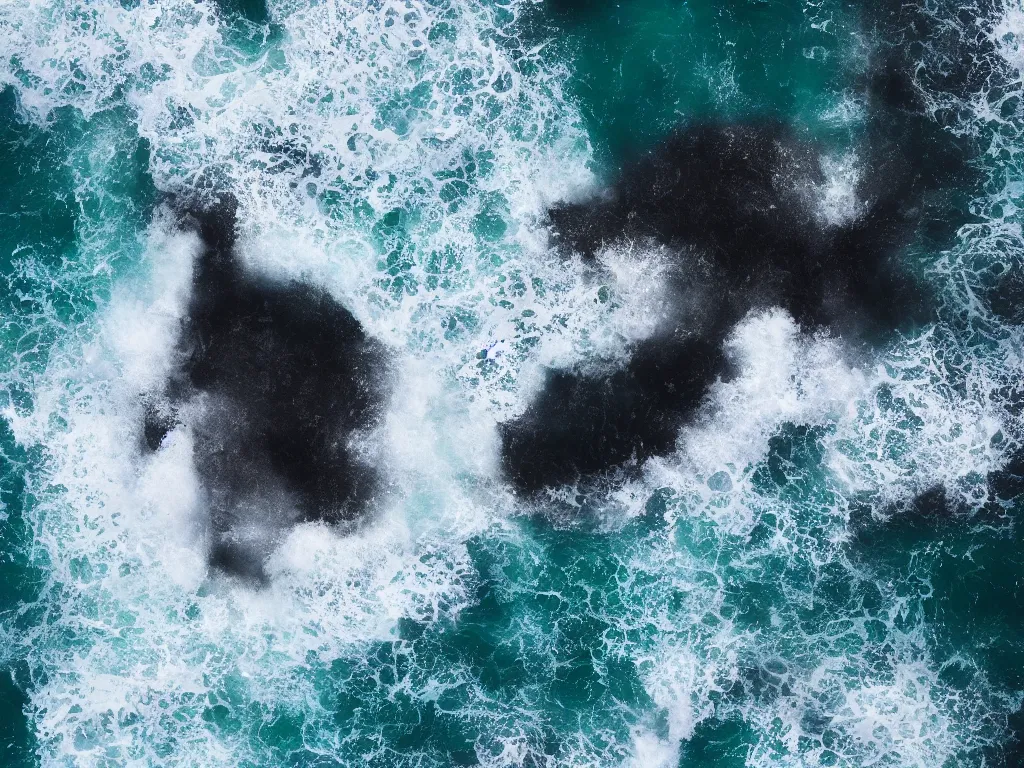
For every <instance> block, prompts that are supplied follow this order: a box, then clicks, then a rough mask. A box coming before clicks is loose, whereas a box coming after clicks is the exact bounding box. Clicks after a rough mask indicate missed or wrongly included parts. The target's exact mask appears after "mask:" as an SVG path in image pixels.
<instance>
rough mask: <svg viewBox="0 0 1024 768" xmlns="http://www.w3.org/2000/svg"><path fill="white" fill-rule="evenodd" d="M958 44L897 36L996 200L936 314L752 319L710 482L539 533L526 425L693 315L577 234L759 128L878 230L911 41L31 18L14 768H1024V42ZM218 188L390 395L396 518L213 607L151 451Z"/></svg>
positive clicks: (499, 24)
mask: <svg viewBox="0 0 1024 768" xmlns="http://www.w3.org/2000/svg"><path fill="white" fill-rule="evenodd" d="M928 12H929V13H931V14H932V15H933V17H934V18H935V19H937V21H936V23H937V24H938V25H939V28H941V29H943V30H946V32H945V33H944V34H946V35H947V36H948V39H947V38H944V37H941V36H936V37H934V40H933V43H932V45H931V46H930V47H929V46H921V45H918V44H912V43H906V42H903V43H899V42H896V43H895V44H897V46H898V47H899V48H900V49H901V50H902V51H904V52H905V53H906V55H907V56H909V57H911V58H912V59H914V60H915V61H919V63H920V66H919V68H918V69H917V83H918V85H919V87H920V88H921V90H922V92H923V93H924V94H925V95H926V100H927V103H928V104H929V105H930V106H931V107H932V110H933V112H932V113H933V116H934V130H935V131H936V133H937V134H941V133H942V132H945V133H947V134H949V135H950V136H953V135H958V136H963V137H966V140H968V141H970V142H972V143H973V145H974V146H976V147H978V148H979V154H978V156H977V158H978V159H977V160H976V165H977V167H978V168H979V169H980V172H981V176H982V179H983V182H982V187H981V188H977V187H975V186H968V187H965V188H962V189H952V190H948V191H947V192H948V197H947V198H946V200H947V204H948V205H949V206H951V208H952V209H954V210H955V211H956V215H955V216H952V217H951V218H953V219H955V220H956V221H955V226H953V230H955V234H949V233H947V235H946V236H943V237H936V238H933V239H929V238H928V237H924V236H923V237H921V238H919V239H918V240H916V241H915V242H913V243H912V244H911V245H910V246H909V247H908V249H907V253H906V254H905V257H906V259H908V260H915V261H914V263H916V264H920V265H921V268H922V270H924V271H925V272H926V273H927V274H928V275H929V279H930V280H931V281H932V282H933V284H934V285H935V286H936V290H937V291H938V292H939V294H940V295H941V297H942V302H941V307H940V309H939V311H938V313H937V316H936V318H935V320H934V322H933V323H931V324H929V325H928V326H927V327H925V328H922V329H918V330H917V331H915V333H914V334H913V335H910V336H897V337H896V338H895V339H894V340H889V341H886V342H884V343H882V344H880V345H876V346H875V347H872V348H871V349H868V350H865V349H863V348H856V349H854V348H852V347H849V346H848V345H846V344H845V342H844V340H843V339H839V338H834V337H829V336H824V335H814V334H809V333H800V331H799V329H798V327H797V326H796V324H795V323H794V321H793V320H792V318H790V317H789V316H788V315H787V314H786V313H785V312H784V311H783V310H766V311H763V312H756V313H753V314H752V315H750V316H748V317H746V318H745V319H744V320H743V321H742V322H741V323H740V325H739V326H738V327H737V328H736V329H735V331H734V333H733V335H732V336H731V337H730V340H729V342H728V348H729V351H730V354H731V356H732V359H733V362H734V366H735V368H736V373H735V376H733V377H732V378H731V379H729V380H728V381H723V382H719V383H717V384H716V385H715V386H713V387H712V388H711V390H710V391H709V393H708V394H707V397H706V402H705V406H704V408H703V409H702V411H701V412H700V414H699V417H698V418H697V419H695V420H694V421H693V422H692V423H691V424H689V425H688V426H686V427H685V428H683V429H682V430H681V432H680V436H679V442H678V446H677V449H676V451H674V452H673V453H672V454H671V455H668V456H664V457H658V458H654V459H651V460H649V461H648V462H647V464H646V465H645V466H644V467H643V471H642V472H641V473H639V475H638V476H636V477H631V478H627V479H625V480H623V481H622V482H620V483H619V484H618V485H616V487H614V488H613V489H612V491H610V492H609V493H608V494H607V495H606V496H602V497H601V498H596V499H595V498H585V497H583V496H582V495H577V494H575V493H574V492H572V491H564V490H563V491H561V492H559V493H555V494H553V495H552V497H551V498H548V499H533V500H531V501H529V502H527V501H523V500H522V499H518V498H516V497H515V496H514V495H513V494H512V493H511V491H510V490H509V489H508V488H507V487H506V485H505V484H504V483H503V482H502V481H501V478H500V472H499V468H498V459H497V456H498V443H497V436H496V435H497V431H496V425H497V424H498V423H499V422H501V421H503V420H505V419H507V418H509V417H512V416H515V415H516V414H519V413H521V412H522V410H523V409H524V408H525V407H526V404H527V403H528V402H529V399H530V397H531V396H532V394H533V392H534V391H535V389H536V387H537V386H538V370H539V368H540V366H545V365H554V366H567V365H575V364H581V363H583V362H585V361H588V360H592V359H615V358H617V357H622V356H623V355H625V354H626V349H627V347H628V343H629V340H630V339H634V338H637V337H641V336H643V334H644V333H647V332H648V331H649V330H650V329H649V328H648V325H647V323H648V316H649V314H650V312H651V309H650V306H651V302H652V301H654V300H655V299H657V296H652V294H651V291H650V290H649V288H650V285H649V283H650V280H649V276H650V275H651V274H655V275H656V274H658V272H657V269H658V261H657V254H653V255H652V254H643V253H641V254H640V255H639V257H638V259H639V260H637V259H636V258H634V257H635V256H636V254H635V253H630V252H627V251H628V249H622V250H623V252H621V253H620V252H615V251H614V249H613V252H611V253H609V254H606V255H605V256H604V257H603V258H605V260H606V263H607V264H608V265H609V266H610V268H609V269H608V270H607V271H606V272H603V273H601V274H600V275H597V276H596V277H595V276H594V274H593V273H588V272H587V271H586V270H584V269H582V267H581V266H580V265H579V264H578V263H573V262H567V261H565V260H563V259H562V258H560V257H559V256H558V255H557V254H556V253H555V252H554V249H553V247H552V246H551V243H550V240H549V237H548V232H547V225H546V220H545V211H546V210H547V209H548V208H549V207H550V206H551V205H553V204H555V203H557V202H558V201H562V200H573V199H579V198H581V197H582V196H583V195H584V194H585V193H586V192H587V191H588V190H591V189H594V188H595V187H596V186H598V185H600V184H601V183H603V182H605V181H607V180H608V179H610V178H612V177H613V176H614V173H615V171H616V169H618V168H619V167H621V166H622V165H623V164H624V163H626V162H628V161H629V160H630V159H631V158H634V157H636V156H637V155H638V154H640V153H642V152H644V151H647V150H649V149H651V148H652V147H655V146H657V143H658V141H659V140H661V139H663V138H664V137H665V136H667V135H668V134H669V133H671V131H672V130H673V129H674V128H676V127H678V126H679V125H686V124H691V123H695V122H697V121H700V120H706V119H721V120H750V119H755V118H763V117H772V118H775V119H781V120H784V121H786V122H788V123H791V124H792V125H794V126H796V127H797V129H798V130H799V131H800V132H801V133H802V134H806V135H810V136H814V137H816V138H817V139H819V140H820V141H821V142H822V146H823V147H825V148H826V150H827V151H828V152H829V153H830V163H831V164H827V166H826V167H827V168H830V169H832V170H831V172H830V179H829V186H828V188H827V189H826V190H825V192H824V193H823V194H824V199H825V205H830V206H833V207H834V208H835V209H836V210H840V211H841V210H846V209H845V208H844V206H850V205H855V204H856V201H855V200H853V198H852V197H851V195H853V194H854V193H853V192H852V191H851V190H852V185H853V183H854V182H853V180H854V179H855V178H856V176H857V173H858V172H859V171H858V162H859V161H858V156H857V147H858V141H859V140H860V139H862V138H863V136H864V134H865V132H866V130H867V128H866V119H865V117H864V113H865V109H866V107H865V100H864V97H863V93H862V92H863V84H864V81H865V79H866V78H867V76H868V73H869V72H870V68H871V66H872V61H875V60H877V58H878V56H879V55H880V54H879V51H880V50H882V49H883V48H884V46H885V45H888V44H894V40H893V39H891V38H892V37H893V36H894V35H891V34H890V33H889V32H887V31H886V27H885V24H886V23H888V22H887V20H891V18H892V14H893V13H895V12H894V11H892V10H891V9H889V8H887V7H885V6H883V5H877V6H875V5H872V4H868V3H865V4H863V5H850V4H845V3H830V2H826V1H825V0H822V2H820V3H817V4H815V3H803V4H799V3H790V2H751V1H747V0H744V1H741V0H735V1H731V2H728V3H724V4H723V3H710V2H707V3H705V2H699V3H692V2H669V1H668V0H642V2H625V1H623V2H618V3H616V2H610V1H609V2H604V1H603V0H602V1H601V2H595V3H577V2H568V0H557V1H555V2H552V1H545V2H542V3H537V4H534V3H518V2H514V1H512V0H510V1H509V2H486V3H482V2H478V3H462V2H455V1H451V2H449V1H448V0H431V1H429V2H414V1H413V0H402V1H400V2H399V1H396V2H391V1H379V2H378V1H375V2H372V3H357V2H346V1H345V0H323V2H316V3H312V2H311V3H307V2H300V1H299V0H281V1H280V2H278V1H277V0H273V1H272V2H268V3H266V4H265V5H264V4H263V3H261V2H243V1H241V0H239V2H224V3H221V4H214V3H210V2H193V0H154V1H153V2H147V1H146V0H142V1H141V2H130V1H129V0H122V1H121V2H116V1H114V0H110V1H108V0H93V1H92V2H88V3H78V2H68V1H65V0H47V1H46V2H22V0H12V1H11V2H9V3H6V4H5V5H4V6H3V7H2V8H0V41H2V42H0V46H2V49H0V53H2V55H0V85H2V87H3V90H2V93H0V147H2V159H3V163H4V173H3V174H2V176H0V214H2V217H0V221H2V228H0V257H2V258H0V265H2V270H3V277H4V281H3V282H2V283H0V287H2V289H3V304H2V307H3V320H4V322H3V334H2V337H0V344H2V346H3V351H4V354H3V356H2V358H0V360H2V369H0V370H2V386H3V391H4V394H3V398H2V400H0V403H2V408H3V416H4V418H3V421H2V422H0V446H2V452H0V461H2V474H0V501H2V504H3V506H2V512H0V533H2V541H3V550H2V552H3V558H2V560H0V600H2V604H0V621H2V623H0V638H2V640H3V643H2V646H0V647H2V650H0V664H2V665H3V670H4V673H3V675H0V745H2V746H3V749H4V752H3V758H2V763H3V764H4V765H12V766H17V765H46V766H51V765H52V766H58V765H59V766H78V765H82V766H121V765H131V766H150V765H154V766H155V765H160V766H165V765H181V766H221V765H223V766H285V765H287V766H292V765H294V766H333V765H345V766H348V765H371V766H406V765H408V766H455V765H483V766H524V767H525V766H530V767H531V768H533V767H537V768H539V767H540V766H620V765H621V766H645V767H646V766H652V767H656V766H676V765H679V766H723V767H724V766H818V765H823V766H869V765H870V766H893V767H895V766H927V767H929V768H933V767H935V766H982V765H1006V766H1012V765H1016V764H1017V761H1019V759H1020V758H1019V754H1020V752H1019V745H1018V746H1017V747H1016V749H1017V750H1018V751H1017V752H1016V753H1014V748H1015V747H1014V745H1017V744H1018V743H1017V741H1016V739H1017V738H1018V737H1019V734H1018V733H1017V732H1016V731H1015V730H1014V728H1015V726H1019V721H1020V716H1019V714H1018V713H1019V710H1020V706H1021V701H1022V696H1024V679H1022V672H1021V670H1024V633H1022V629H1024V627H1022V623H1024V610H1021V609H1022V607H1024V606H1022V603H1021V601H1022V599H1024V596H1022V595H1021V593H1020V586H1019V583H1018V582H1019V578H1020V576H1019V574H1020V573H1021V568H1022V567H1024V562H1022V555H1021V547H1020V532H1019V530H1018V529H1017V526H1016V516H1017V508H1018V505H1017V502H1016V499H1015V489H1014V488H1013V487H1012V483H1010V482H1009V481H1008V480H1006V478H1005V477H1004V476H1001V475H993V474H992V473H994V472H997V471H999V470H1000V469H1004V468H1009V469H1011V470H1012V469H1013V461H1014V457H1015V455H1017V452H1018V451H1019V450H1020V437H1021V434H1022V432H1021V422H1020V393H1019V386H1020V380H1021V373H1022V358H1021V335H1020V333H1021V331H1020V326H1019V322H1020V320H1021V316H1020V314H1019V310H1018V309H1017V308H1016V307H1017V301H1016V296H1017V295H1019V294H1016V295H1015V294H1014V293H1013V292H1012V290H1011V289H1012V287H1013V285H1014V283H1013V282H1012V281H1013V279H1014V276H1015V275H1016V274H1017V270H1020V269H1021V268H1022V264H1021V256H1022V254H1024V243H1022V241H1021V229H1020V227H1021V222H1020V208H1019V205H1020V202H1019V200H1020V196H1021V179H1022V176H1021V159H1020V152H1019V148H1021V147H1024V144H1022V143H1021V142H1022V139H1021V136H1020V126H1021V125H1022V119H1024V113H1022V112H1021V109H1022V107H1021V85H1022V81H1021V72H1020V66H1021V64H1022V62H1024V59H1022V58H1021V54H1020V47H1019V46H1020V43H1019V35H1020V32H1019V30H1021V29H1022V28H1024V27H1022V26H1021V25H1022V23H1024V14H1022V11H1021V10H1020V8H1019V7H1018V6H1015V5H1014V4H1012V3H1008V4H998V3H997V4H992V5H987V4H986V5H979V6H970V7H964V8H960V7H957V6H954V5H953V4H942V3H939V4H934V5H929V6H928ZM950 30H952V31H950ZM944 45H947V46H952V48H949V47H946V48H944V47H943V46H944ZM950 50H952V51H954V52H957V53H958V54H963V56H962V58H964V59H971V57H972V56H974V61H975V64H974V67H975V68H974V69H973V70H971V73H972V74H969V76H968V77H967V78H966V79H967V84H966V86H964V85H963V84H962V83H959V82H958V81H957V78H956V77H955V76H953V75H950V74H949V72H950V70H951V69H953V67H952V65H950V61H951V59H950V57H949V52H950ZM204 189H206V190H209V189H228V190H231V191H232V193H233V194H234V195H235V196H236V197H237V199H238V202H239V232H240V242H241V250H242V252H243V255H244V258H245V260H246V263H247V264H249V265H250V266H252V267H253V268H256V269H259V270H261V271H263V272H266V273H267V274H271V275H276V276H285V277H297V278H302V279H304V280H307V281H312V282H315V283H316V284H318V285H322V286H324V287H325V289H326V290H328V291H329V292H330V293H331V294H332V295H333V296H335V297H337V298H338V299H339V301H341V302H342V303H344V305H345V306H346V307H348V308H349V309H350V310H351V311H352V312H353V313H354V314H355V316H356V317H357V318H358V319H359V320H360V322H361V323H362V324H363V326H364V328H366V329H367V332H368V333H370V334H371V335H374V336H375V337H377V338H379V339H380V340H381V341H383V342H384V343H386V344H388V345H389V346H390V347H391V348H392V349H393V350H395V355H396V359H397V360H398V361H399V365H398V369H399V371H400V372H399V374H398V375H397V378H396V382H395V392H396V393H395V395H394V397H393V398H392V403H391V405H390V407H389V411H388V414H387V415H386V417H385V418H384V419H383V422H382V424H381V426H380V428H379V429H378V430H377V434H375V435H373V436H371V437H370V438H369V439H370V441H371V442H372V444H373V445H374V446H375V448H374V450H375V451H376V452H377V453H376V455H377V456H378V457H380V461H381V462H382V464H383V466H385V468H386V474H387V477H388V482H389V488H390V492H389V493H388V494H387V496H386V497H385V498H384V499H383V500H382V501H381V502H380V505H379V508H378V509H375V510H374V514H373V515H372V516H371V518H370V519H369V520H368V521H367V522H366V524H365V525H364V526H362V527H360V528H359V529H358V530H357V531H355V532H354V533H351V534H350V535H341V534H339V533H338V532H336V531H333V530H330V529H328V528H326V527H324V526H322V525H317V524H307V525H303V526H298V527H296V528H295V529H294V530H292V531H291V532H290V533H289V534H288V535H287V536H286V537H284V538H283V539H282V541H281V542H280V543H279V546H278V547H277V549H276V551H275V552H274V554H273V555H272V557H271V559H270V561H268V564H267V571H268V574H269V576H270V579H269V583H268V584H267V585H266V586H265V587H264V588H262V589H253V588H252V587H250V586H247V585H244V584H239V583H237V582H234V581H232V580H230V579H227V578H225V577H224V576H222V575H219V574H218V573H216V572H213V571H210V570H209V569H208V567H207V564H206V561H205V556H204V546H205V545H204V539H203V536H204V534H203V530H202V526H201V524H200V523H198V522H197V520H198V519H199V518H198V517H197V516H198V514H199V512H200V511H201V510H199V508H200V507H201V494H200V493H199V491H198V490H197V487H198V486H197V480H196V472H195V468H194V466H193V462H192V454H191V446H192V443H191V441H192V439H193V438H192V436H191V434H189V433H188V431H187V430H184V429H183V430H176V431H174V432H172V433H171V435H170V436H169V438H168V440H167V441H165V444H164V445H163V446H162V447H161V448H160V450H159V451H157V452H156V453H154V454H153V455H144V454H143V453H141V452H140V451H139V450H138V443H139V440H138V435H139V430H140V424H141V422H142V414H143V398H144V396H145V395H146V393H149V392H152V391H153V390H154V389H155V388H158V387H159V386H160V383H161V382H162V381H163V378H164V377H165V376H166V373H167V371H168V370H169V366H170V365H171V362H170V359H171V354H172V348H173V344H174V336H175V332H176V329H177V327H178V324H179V323H180V321H181V318H182V317H183V315H184V312H185V310H184V306H185V301H186V297H187V292H188V281H189V277H190V274H191V265H192V260H193V258H194V256H195V253H196V251H197V248H198V245H197V243H196V240H195V238H194V236H192V235H189V234H187V233H185V234H183V233H182V232H180V231H179V230H178V228H177V227H176V226H175V224H174V217H173V215H172V213H171V211H170V207H169V203H168V200H169V199H170V197H169V196H170V195H174V194H177V195H181V194H185V193H189V192H193V191H195V190H204ZM829 210H831V209H829ZM637 247H638V248H640V250H642V247H640V246H637ZM1008 276H1009V277H1008ZM1018 471H1019V468H1018ZM1001 477H1002V478H1003V480H1004V481H1005V482H1004V481H1001V480H999V478H1001ZM1000 482H1002V484H1000ZM937 488H942V489H944V490H943V491H941V492H939V491H937V490H936V489H937ZM1015 754H1016V755H1017V757H1015Z"/></svg>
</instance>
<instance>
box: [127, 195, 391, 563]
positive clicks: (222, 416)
mask: <svg viewBox="0 0 1024 768" xmlns="http://www.w3.org/2000/svg"><path fill="white" fill-rule="evenodd" d="M182 221H183V226H185V227H188V228H193V229H195V231H196V232H197V233H198V234H199V236H200V238H201V240H202V252H201V254H200V255H199V257H198V260H197V262H196V265H195V275H194V281H193V291H192V297H191V301H190V303H189V307H188V316H187V319H186V320H185V322H184V324H183V327H182V331H181V336H180V339H179V341H178V346H177V355H178V360H177V363H178V365H177V368H176V370H175V372H174V373H173V375H172V376H171V378H170V380H169V381H168V384H167V388H166V398H165V400H164V401H163V402H160V403H156V404H154V405H151V406H149V407H148V408H147V417H146V422H145V425H144V436H145V442H146V443H147V445H148V446H149V447H150V448H155V447H156V448H158V447H159V445H160V443H161V442H162V440H163V437H164V435H165V434H166V432H167V431H168V429H170V428H171V427H172V426H173V424H174V422H175V420H177V421H181V422H183V423H186V424H187V425H188V426H189V427H190V428H191V431H192V434H193V436H194V439H195V462H196V467H197V470H198V472H199V476H200V478H201V480H202V483H203V487H204V489H205V491H206V494H207V497H208V498H207V501H208V506H209V510H210V520H209V534H210V538H211V545H210V556H209V557H210V563H211V564H212V565H213V566H215V567H217V568H219V569H221V570H223V571H225V572H227V573H230V574H232V575H236V576H242V577H245V578H247V579H251V580H254V581H261V580H262V579H263V578H264V574H263V561H264V559H265V557H266V555H267V554H269V551H270V550H271V549H272V547H273V546H274V544H275V543H276V540H277V538H278V537H279V536H280V534H281V533H283V532H284V531H285V530H286V529H287V527H288V526H289V525H291V524H294V523H298V522H306V521H314V520H318V521H324V522H327V523H329V524H334V525H338V524H344V523H348V522H351V521H353V520H355V519H356V518H358V517H359V516H360V515H361V514H362V513H363V511H364V510H365V509H366V507H367V504H368V502H370V500H371V499H372V498H373V497H374V495H375V494H377V493H378V492H379V491H380V478H379V475H378V473H377V471H376V470H375V469H374V468H373V467H372V466H371V465H370V464H369V463H367V462H366V461H365V460H364V459H363V458H362V457H361V456H360V455H359V452H358V449H357V447H356V446H355V445H354V443H353V442H352V438H354V437H356V436H358V434H359V433H363V432H366V431H368V430H371V429H373V428H374V427H375V426H377V424H378V423H379V420H380V416H381V413H382V411H383V408H384V405H385V401H386V398H387V394H388V387H387V380H388V363H387V358H386V354H385V350H384V348H383V347H382V346H381V345H380V344H379V343H377V342H375V341H374V340H372V339H370V338H368V337H367V336H366V334H365V333H364V332H363V330H362V328H361V327H360V325H359V323H358V321H356V319H355V318H354V317H353V316H352V314H351V313H350V312H349V311H348V310H346V309H345V308H344V307H343V306H341V305H340V304H339V303H338V302H337V301H335V300H334V299H333V298H332V297H331V296H330V295H328V294H327V293H326V291H324V290H322V289H320V288H317V287H314V286H311V285H308V284H305V283H301V282H295V281H291V282H284V281H275V280H271V279H268V278H266V277H262V276H260V275H256V274H253V273H252V272H251V271H249V270H247V269H246V268H245V267H244V266H243V265H242V264H241V263H240V261H239V259H238V257H237V254H236V252H235V234H234V232H235V219H234V203H233V202H232V201H230V200H227V201H224V202H222V203H221V204H220V205H218V206H216V207H213V208H210V209H206V210H190V211H188V212H186V213H185V214H183V217H182ZM289 510H290V511H289Z"/></svg>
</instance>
